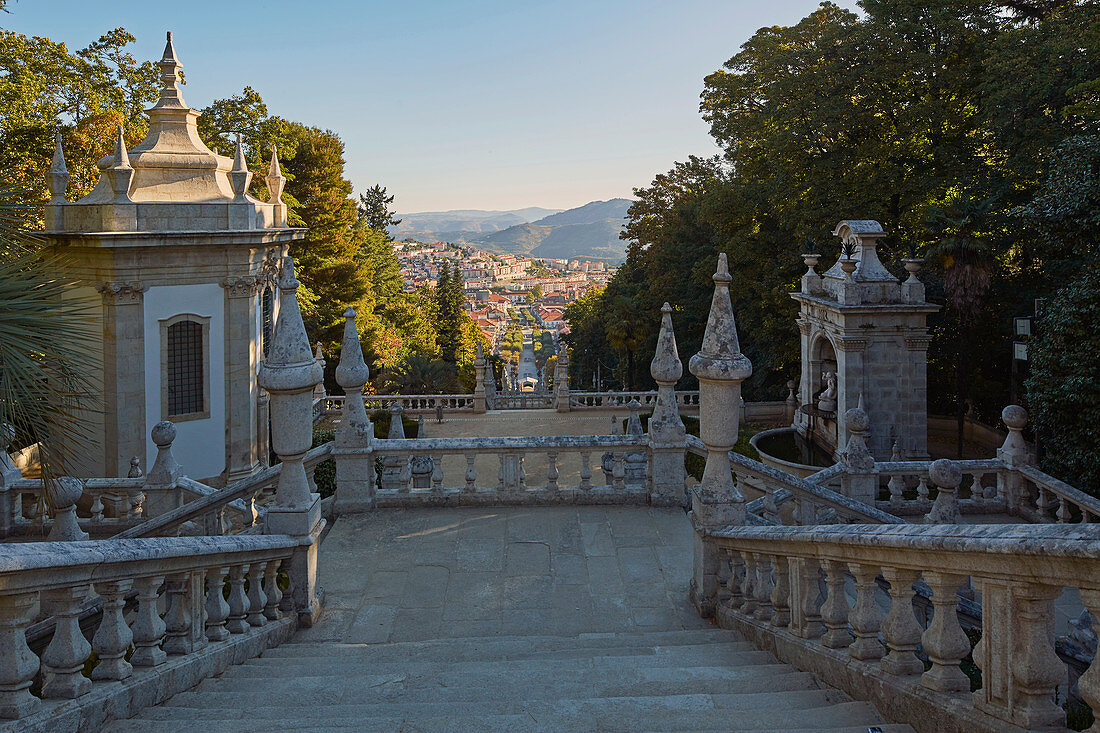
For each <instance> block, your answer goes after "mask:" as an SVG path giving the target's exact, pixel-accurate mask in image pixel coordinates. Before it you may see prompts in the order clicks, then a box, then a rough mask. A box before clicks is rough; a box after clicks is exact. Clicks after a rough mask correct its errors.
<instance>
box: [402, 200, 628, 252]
mask: <svg viewBox="0 0 1100 733" xmlns="http://www.w3.org/2000/svg"><path fill="white" fill-rule="evenodd" d="M631 203H633V202H632V201H631V200H630V199H623V198H615V199H610V200H608V201H590V202H588V203H587V204H584V205H583V206H578V207H576V208H573V209H566V210H564V211H563V210H560V209H545V208H541V207H537V206H532V207H528V208H526V209H515V210H511V211H482V210H478V209H465V210H457V211H427V212H416V213H412V214H398V217H399V218H401V219H402V222H401V224H400V225H398V226H397V227H391V230H390V231H391V234H393V235H394V236H396V237H398V238H406V239H420V240H431V241H442V242H452V243H455V244H472V245H475V246H477V247H480V248H482V249H484V250H486V251H488V252H493V253H496V254H516V255H525V256H530V257H546V258H554V259H585V260H602V261H605V262H612V263H618V262H622V261H623V260H624V259H625V258H626V242H625V241H623V240H621V239H619V232H620V231H622V227H623V224H624V223H625V221H626V211H627V209H628V208H629V207H630V204H631ZM525 217H527V218H525Z"/></svg>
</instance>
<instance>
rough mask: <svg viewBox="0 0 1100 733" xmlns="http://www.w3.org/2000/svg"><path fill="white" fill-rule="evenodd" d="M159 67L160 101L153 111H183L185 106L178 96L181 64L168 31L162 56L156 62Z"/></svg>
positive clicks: (181, 96)
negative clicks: (166, 109) (170, 109)
mask: <svg viewBox="0 0 1100 733" xmlns="http://www.w3.org/2000/svg"><path fill="white" fill-rule="evenodd" d="M157 66H159V67H160V100H159V101H158V102H157V104H156V107H154V109H164V108H169V107H170V108H174V109H184V108H186V107H187V105H186V104H185V103H184V101H183V95H182V94H180V83H179V81H180V79H179V72H180V69H182V68H183V64H181V63H180V60H179V59H178V58H177V57H176V49H175V47H174V46H173V45H172V32H171V31H168V34H167V41H166V42H165V44H164V55H163V56H162V57H161V59H160V61H158V62H157Z"/></svg>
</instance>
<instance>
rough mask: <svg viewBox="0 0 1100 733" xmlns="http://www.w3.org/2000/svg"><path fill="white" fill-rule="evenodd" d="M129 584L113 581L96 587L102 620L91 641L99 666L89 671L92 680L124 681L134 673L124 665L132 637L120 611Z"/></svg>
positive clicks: (129, 581) (127, 665) (130, 581)
mask: <svg viewBox="0 0 1100 733" xmlns="http://www.w3.org/2000/svg"><path fill="white" fill-rule="evenodd" d="M133 585H134V582H133V581H132V580H112V581H110V582H107V583H96V584H95V590H96V593H98V594H99V595H100V597H101V598H102V599H103V619H102V620H101V621H100V622H99V628H98V629H96V632H95V635H94V636H93V637H92V649H93V651H95V653H96V654H97V655H99V664H98V665H96V668H95V669H93V670H92V679H93V680H124V679H126V678H127V677H129V676H130V675H131V674H133V672H134V668H133V667H132V666H131V665H130V663H129V662H127V661H126V652H128V651H129V650H130V642H132V641H133V640H134V634H133V632H132V631H130V627H129V626H128V625H127V624H126V618H125V617H124V616H123V615H122V609H123V607H124V606H125V605H126V594H127V593H128V592H129V591H130V588H132V587H133Z"/></svg>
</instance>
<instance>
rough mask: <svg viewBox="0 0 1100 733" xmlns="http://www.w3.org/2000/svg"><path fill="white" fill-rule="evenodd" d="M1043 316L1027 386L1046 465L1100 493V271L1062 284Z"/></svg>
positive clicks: (1056, 472) (1072, 481) (1064, 477)
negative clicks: (1099, 326) (1098, 366)
mask: <svg viewBox="0 0 1100 733" xmlns="http://www.w3.org/2000/svg"><path fill="white" fill-rule="evenodd" d="M1039 316H1040V317H1039V320H1038V323H1037V324H1036V337H1035V339H1034V340H1033V341H1032V347H1031V349H1030V353H1029V356H1030V357H1031V375H1030V377H1029V378H1028V380H1027V391H1028V405H1029V406H1030V408H1031V419H1032V425H1033V428H1034V430H1035V434H1036V436H1037V437H1038V438H1039V439H1040V440H1041V442H1042V445H1043V448H1044V455H1043V460H1042V467H1043V469H1044V470H1046V471H1049V472H1050V473H1052V474H1053V475H1055V476H1057V477H1059V478H1061V479H1063V480H1065V481H1067V482H1069V483H1071V484H1073V485H1074V486H1079V487H1081V488H1082V489H1085V490H1086V491H1088V492H1089V493H1090V494H1092V495H1093V496H1100V453H1097V450H1096V447H1097V446H1098V445H1100V372H1098V371H1097V369H1096V355H1097V354H1098V353H1100V329H1097V327H1096V324H1097V322H1098V321H1100V271H1098V270H1097V269H1096V268H1095V267H1092V268H1089V269H1088V270H1086V271H1085V274H1084V275H1082V276H1081V277H1080V278H1078V279H1077V280H1075V281H1074V282H1072V283H1070V284H1069V285H1066V286H1065V287H1064V288H1062V289H1060V290H1058V291H1057V292H1056V293H1055V294H1054V295H1053V297H1051V298H1050V300H1049V301H1048V302H1047V304H1046V306H1045V307H1044V308H1043V310H1042V311H1041V313H1040V314H1039Z"/></svg>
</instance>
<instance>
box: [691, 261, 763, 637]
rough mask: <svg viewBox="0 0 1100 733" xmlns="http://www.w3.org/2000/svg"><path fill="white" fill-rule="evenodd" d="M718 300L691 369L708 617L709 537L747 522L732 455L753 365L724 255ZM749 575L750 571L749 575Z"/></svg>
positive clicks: (700, 575)
mask: <svg viewBox="0 0 1100 733" xmlns="http://www.w3.org/2000/svg"><path fill="white" fill-rule="evenodd" d="M713 279H714V297H713V299H712V300H711V305H710V315H709V317H708V318H707V327H706V331H705V332H704V334H703V344H702V346H701V347H700V349H699V353H697V354H696V355H695V356H693V357H691V361H690V363H689V364H688V368H689V369H690V370H691V373H692V374H694V375H695V376H696V377H698V379H699V437H700V438H701V439H702V441H703V444H704V445H705V446H706V447H707V463H706V468H705V469H704V470H703V479H702V481H701V482H700V483H699V484H697V485H696V486H695V487H694V488H693V489H692V492H691V497H692V498H691V517H692V528H693V530H694V540H693V542H694V548H695V549H694V554H693V557H694V560H693V572H692V578H691V598H692V602H693V603H694V604H695V607H696V608H697V609H698V610H699V613H700V614H701V615H703V616H712V615H713V614H714V607H715V602H716V600H717V592H718V564H719V563H718V551H717V548H716V547H715V546H714V542H713V541H712V540H711V539H710V538H709V533H710V532H712V531H713V530H715V529H718V528H721V527H724V526H726V525H730V524H743V523H744V521H745V496H744V494H742V493H741V490H740V489H738V488H737V486H736V485H735V484H734V482H733V472H732V470H731V468H730V461H729V451H730V449H731V448H733V446H734V445H735V444H736V443H737V423H738V417H737V416H738V404H739V401H740V399H741V382H743V381H744V380H745V379H746V378H748V377H749V375H751V374H752V364H750V363H749V360H748V358H746V357H745V356H744V355H743V354H742V353H741V348H740V345H739V343H738V339H737V324H736V323H735V321H734V317H733V304H732V303H731V301H730V295H729V284H730V282H731V281H732V279H733V278H731V277H730V274H729V269H728V266H727V264H726V255H725V253H723V254H720V255H719V256H718V269H717V271H716V272H715V273H714V278H713ZM746 572H747V571H746Z"/></svg>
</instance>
